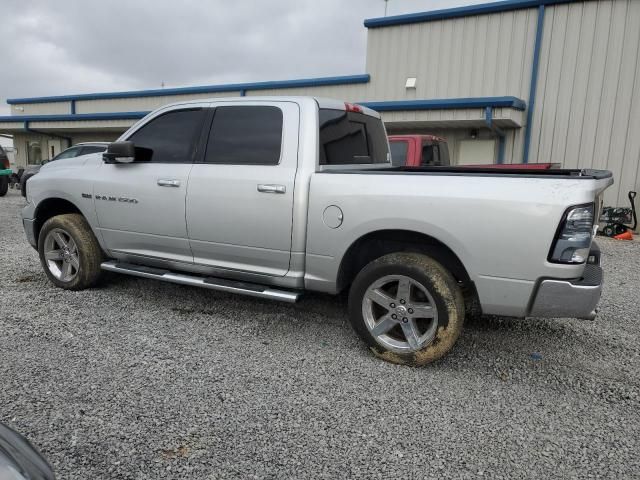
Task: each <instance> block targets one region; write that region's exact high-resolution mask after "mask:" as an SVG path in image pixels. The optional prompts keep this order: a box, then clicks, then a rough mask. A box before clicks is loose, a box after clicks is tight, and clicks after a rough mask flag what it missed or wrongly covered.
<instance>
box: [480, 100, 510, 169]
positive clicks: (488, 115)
mask: <svg viewBox="0 0 640 480" xmlns="http://www.w3.org/2000/svg"><path fill="white" fill-rule="evenodd" d="M484 121H485V123H486V124H487V127H489V129H490V130H491V131H492V132H494V133H495V134H496V135H498V163H499V164H502V163H504V150H505V143H506V142H505V136H506V134H505V133H504V130H502V129H501V128H499V127H496V126H495V125H494V124H493V108H492V107H486V108H485V109H484Z"/></svg>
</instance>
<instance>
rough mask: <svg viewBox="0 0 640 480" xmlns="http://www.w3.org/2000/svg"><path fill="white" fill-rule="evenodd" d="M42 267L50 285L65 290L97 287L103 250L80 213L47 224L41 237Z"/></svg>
mask: <svg viewBox="0 0 640 480" xmlns="http://www.w3.org/2000/svg"><path fill="white" fill-rule="evenodd" d="M38 253H39V254H40V263H41V264H42V268H44V271H45V273H46V274H47V277H49V280H51V283H53V284H54V285H56V286H57V287H60V288H64V289H66V290H83V289H85V288H89V287H92V286H94V285H95V284H96V283H97V282H98V281H99V280H100V276H101V273H102V271H101V270H100V264H101V263H102V260H103V255H102V250H101V248H100V245H99V244H98V240H96V237H95V235H94V234H93V232H92V231H91V227H89V224H88V223H87V221H86V220H85V218H84V217H83V216H82V215H80V214H77V213H68V214H64V215H58V216H55V217H52V218H50V219H49V220H47V221H46V222H45V223H44V225H43V226H42V229H41V230H40V235H39V237H38Z"/></svg>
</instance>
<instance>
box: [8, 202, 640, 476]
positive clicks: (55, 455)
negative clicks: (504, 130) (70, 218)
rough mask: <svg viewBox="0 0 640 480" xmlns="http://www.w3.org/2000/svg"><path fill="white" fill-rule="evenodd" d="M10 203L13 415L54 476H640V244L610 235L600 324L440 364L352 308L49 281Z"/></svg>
mask: <svg viewBox="0 0 640 480" xmlns="http://www.w3.org/2000/svg"><path fill="white" fill-rule="evenodd" d="M22 204H23V199H22V197H20V196H19V193H17V192H13V191H11V192H10V193H9V195H8V196H7V197H5V198H1V199H0V267H1V270H0V312H1V313H0V329H1V331H2V335H0V360H1V365H2V368H1V369H0V405H1V407H0V421H2V422H5V423H7V424H9V425H10V426H12V427H13V428H15V429H17V430H18V431H20V432H22V433H24V434H25V435H27V436H28V437H29V438H30V439H31V440H32V441H33V442H34V443H35V444H36V445H37V446H38V447H39V448H40V449H41V450H42V452H43V453H44V455H45V456H46V457H47V458H48V459H49V461H50V462H51V464H52V466H53V467H54V470H55V471H56V473H57V476H58V478H60V479H67V478H69V479H88V478H91V479H100V478H122V479H129V478H131V479H133V478H136V479H137V478H211V479H214V478H286V477H295V478H314V479H316V478H338V477H340V478H344V477H363V478H427V477H433V478H444V477H448V478H478V477H479V476H484V477H488V478H536V479H538V478H552V477H554V478H558V477H563V478H592V477H593V478H603V477H608V478H632V477H635V478H640V458H639V456H638V452H640V445H639V443H640V418H639V415H640V327H639V326H638V319H639V317H640V302H639V300H640V244H638V243H635V242H621V241H612V240H600V245H601V248H602V251H603V263H604V266H605V270H606V278H607V283H606V287H605V292H604V296H603V299H602V302H601V312H600V315H599V318H598V320H597V321H596V322H588V321H578V320H556V321H544V320H535V321H533V320H529V321H524V320H513V319H507V318H483V319H481V320H477V321H473V322H469V323H468V324H467V326H466V329H465V331H464V332H463V335H462V337H461V339H460V341H459V342H458V344H457V346H456V347H455V348H454V350H453V351H452V352H451V354H450V355H449V356H447V357H446V358H445V359H444V360H442V361H440V362H439V363H437V364H435V365H432V366H429V367H426V368H420V369H415V368H408V367H400V366H396V365H391V364H388V363H385V362H382V361H380V360H377V359H376V358H374V357H373V356H372V355H371V354H369V352H368V351H367V350H366V348H365V347H364V346H363V344H362V343H361V342H360V341H359V340H358V339H357V338H356V336H355V334H354V333H353V332H352V331H351V328H350V326H349V324H348V322H347V316H346V313H345V308H344V305H343V303H342V301H341V300H336V299H334V298H332V297H327V296H320V295H315V296H308V297H305V299H304V300H303V301H302V302H301V303H299V304H297V305H286V304H278V303H271V302H267V301H261V300H254V299H248V298H245V297H240V296H232V295H227V294H222V293H216V292H211V291H207V290H199V289H195V288H188V287H183V286H176V285H171V284H164V283H160V282H155V281H151V280H143V279H136V278H133V277H124V276H115V275H114V276H111V277H109V278H108V279H107V280H106V281H105V282H104V284H103V285H102V286H101V287H100V288H96V289H93V290H88V291H83V292H77V293H72V292H67V291H64V290H59V289H56V288H54V287H53V286H52V285H50V284H49V283H48V282H47V280H46V279H45V275H44V273H43V272H42V271H41V268H40V264H39V262H38V258H37V255H36V252H35V251H34V250H32V249H31V247H30V246H29V245H28V244H27V242H26V240H25V238H24V234H23V231H22V227H21V225H20V222H19V220H18V218H17V215H18V212H19V209H20V207H21V206H22Z"/></svg>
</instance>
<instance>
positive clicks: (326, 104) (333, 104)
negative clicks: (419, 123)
mask: <svg viewBox="0 0 640 480" xmlns="http://www.w3.org/2000/svg"><path fill="white" fill-rule="evenodd" d="M256 101H262V102H283V101H284V102H287V101H289V102H295V103H299V104H304V103H305V102H315V103H316V104H317V105H318V107H319V108H329V109H332V110H347V106H348V105H357V106H358V107H359V108H360V109H361V110H362V113H364V114H366V115H369V116H372V117H376V118H380V114H379V113H378V112H376V111H375V110H372V109H370V108H368V107H365V106H364V105H359V104H357V103H349V102H345V101H344V100H337V99H335V98H326V97H312V96H302V95H278V96H275V95H271V96H260V95H255V96H254V95H251V96H248V97H212V98H199V99H197V100H189V101H182V102H175V103H170V104H168V105H164V106H163V107H161V108H163V109H164V108H168V107H173V106H177V105H191V104H201V103H207V102H234V103H235V102H237V103H242V102H256Z"/></svg>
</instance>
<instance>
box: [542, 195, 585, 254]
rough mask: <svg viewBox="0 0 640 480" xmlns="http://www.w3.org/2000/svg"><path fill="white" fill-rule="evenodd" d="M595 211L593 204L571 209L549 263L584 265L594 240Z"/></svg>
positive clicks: (559, 229) (556, 240)
mask: <svg viewBox="0 0 640 480" xmlns="http://www.w3.org/2000/svg"><path fill="white" fill-rule="evenodd" d="M594 215H595V209H594V205H593V203H590V204H588V205H578V206H575V207H571V208H570V209H569V210H567V211H566V213H565V214H564V216H563V217H562V221H561V222H560V225H559V227H558V233H557V234H556V239H555V241H554V242H553V246H552V247H551V253H550V254H549V261H551V262H556V263H584V262H586V261H587V258H588V257H589V249H590V248H591V240H592V239H593V232H594V229H593V224H594Z"/></svg>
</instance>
